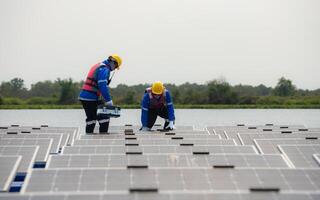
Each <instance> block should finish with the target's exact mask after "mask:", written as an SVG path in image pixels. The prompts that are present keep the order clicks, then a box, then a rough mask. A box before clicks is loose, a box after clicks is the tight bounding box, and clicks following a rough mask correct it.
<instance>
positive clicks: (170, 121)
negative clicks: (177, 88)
mask: <svg viewBox="0 0 320 200" xmlns="http://www.w3.org/2000/svg"><path fill="white" fill-rule="evenodd" d="M141 106H142V110H141V122H142V127H141V129H140V130H142V131H150V130H151V128H152V127H153V125H154V123H155V122H156V120H157V116H160V117H162V118H164V119H165V123H164V127H163V129H165V130H173V129H174V120H175V116H174V108H173V103H172V99H171V95H170V92H169V91H168V90H167V89H165V87H164V86H163V84H162V83H161V82H160V81H158V82H154V83H153V84H152V87H151V88H147V89H146V91H145V93H144V95H143V99H142V103H141Z"/></svg>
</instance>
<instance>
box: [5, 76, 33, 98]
mask: <svg viewBox="0 0 320 200" xmlns="http://www.w3.org/2000/svg"><path fill="white" fill-rule="evenodd" d="M0 93H1V94H2V95H3V96H4V97H18V98H26V97H27V94H28V91H27V89H26V88H25V87H24V80H23V79H21V78H13V79H11V80H10V81H9V82H2V83H1V86H0Z"/></svg>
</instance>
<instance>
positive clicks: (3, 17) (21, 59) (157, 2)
mask: <svg viewBox="0 0 320 200" xmlns="http://www.w3.org/2000/svg"><path fill="white" fill-rule="evenodd" d="M319 10H320V1H319V0H114V1H107V0H0V25H1V26H0V69H1V72H0V82H1V81H9V80H10V79H12V78H14V77H20V78H23V79H24V80H25V82H26V84H27V86H28V87H29V86H30V84H31V83H35V82H37V81H42V80H55V79H56V78H58V77H60V78H68V77H72V78H73V79H74V80H76V81H79V80H82V79H84V78H85V76H86V73H87V71H88V70H89V67H90V66H91V65H93V64H95V63H96V62H98V61H101V60H103V59H104V58H106V57H107V56H108V55H110V54H112V53H118V54H119V55H121V56H122V57H123V66H122V69H121V70H120V71H118V73H117V74H116V76H115V78H114V82H113V83H112V85H113V86H115V85H117V84H119V83H125V84H128V85H132V84H138V83H145V82H149V83H150V82H153V81H155V80H161V81H163V82H170V83H176V84H181V83H184V82H187V81H188V82H196V83H205V82H207V81H209V80H212V79H214V78H219V77H221V76H222V77H225V78H226V79H227V81H228V82H230V83H231V84H233V85H234V84H239V83H242V84H251V85H258V84H260V83H263V84H265V85H267V86H274V85H275V84H276V83H277V80H278V79H279V78H280V77H281V76H285V77H286V78H289V79H291V80H293V83H294V84H295V85H297V86H298V87H299V88H304V89H306V88H308V89H316V88H320V78H319V74H320V14H319V13H320V12H319Z"/></svg>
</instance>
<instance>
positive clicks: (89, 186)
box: [23, 168, 320, 192]
mask: <svg viewBox="0 0 320 200" xmlns="http://www.w3.org/2000/svg"><path fill="white" fill-rule="evenodd" d="M319 179H320V170H316V169H308V170H307V169H71V168H70V169H45V170H43V169H39V170H33V171H32V174H31V176H30V178H29V179H27V184H25V185H24V187H23V191H25V192H75V191H78V192H79V191H101V190H102V191H107V192H108V191H110V192H111V191H129V190H130V188H157V189H158V190H159V191H186V190H188V191H203V192H205V191H225V190H236V191H248V190H250V189H252V188H253V189H255V188H257V189H258V188H278V189H279V190H280V191H283V192H292V191H296V192H298V191H300V192H316V191H319V190H320V182H319ZM119 180H121V181H119ZM244 180H245V181H244Z"/></svg>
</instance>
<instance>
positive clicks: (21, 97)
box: [0, 77, 320, 105]
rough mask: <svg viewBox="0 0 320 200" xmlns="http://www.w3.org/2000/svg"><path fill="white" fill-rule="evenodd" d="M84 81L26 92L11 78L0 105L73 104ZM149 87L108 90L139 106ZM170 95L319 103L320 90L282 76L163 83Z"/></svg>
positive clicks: (43, 84)
mask: <svg viewBox="0 0 320 200" xmlns="http://www.w3.org/2000/svg"><path fill="white" fill-rule="evenodd" d="M82 84H83V82H82V81H80V82H76V81H74V80H72V79H71V78H69V79H60V78H58V79H57V80H55V81H50V80H47V81H39V82H37V83H34V84H32V85H31V88H30V89H27V88H26V87H25V84H24V80H23V79H21V78H14V79H12V80H10V81H3V82H2V83H1V85H0V105H1V104H2V105H20V104H27V105H72V104H78V103H79V102H78V95H79V92H80V90H81V86H82ZM150 85H151V84H139V85H133V86H128V85H125V84H119V85H117V86H116V87H111V88H110V92H111V95H112V97H113V101H114V103H115V104H117V105H138V104H140V101H141V98H142V95H143V93H144V91H145V88H147V87H150ZM165 87H166V88H168V89H169V90H170V92H171V94H172V97H173V101H174V103H175V104H181V105H203V104H239V105H255V104H262V105H264V104H265V105H267V104H270V105H271V104H272V105H282V104H308V105H310V104H311V105H319V104H320V89H317V90H302V89H298V88H297V87H296V86H295V85H294V84H293V83H292V81H291V80H289V79H286V78H284V77H281V78H280V79H279V80H278V83H277V85H276V86H275V87H274V88H272V87H267V86H265V85H263V84H260V85H258V86H251V85H242V84H239V85H234V86H232V85H230V84H229V83H228V82H227V81H226V80H224V79H214V80H212V81H209V82H207V83H205V84H196V83H188V82H187V83H184V84H181V85H175V84H170V83H168V84H165Z"/></svg>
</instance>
